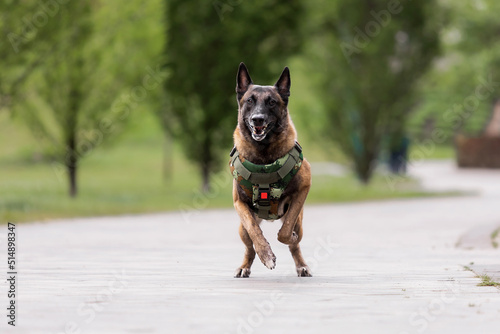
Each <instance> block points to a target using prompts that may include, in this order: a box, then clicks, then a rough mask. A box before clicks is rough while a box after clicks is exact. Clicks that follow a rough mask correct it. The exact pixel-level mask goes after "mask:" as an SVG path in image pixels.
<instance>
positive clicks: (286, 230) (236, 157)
mask: <svg viewBox="0 0 500 334" xmlns="http://www.w3.org/2000/svg"><path fill="white" fill-rule="evenodd" d="M290 86H291V80H290V70H289V69H288V67H285V68H284V70H283V72H282V73H281V76H280V78H279V79H278V81H277V82H276V84H275V85H274V86H260V85H255V84H253V82H252V79H251V78H250V74H249V72H248V69H247V67H246V66H245V64H244V63H241V64H240V66H239V69H238V75H237V78H236V96H237V101H238V125H237V126H236V129H235V130H234V134H233V137H234V148H233V150H232V151H231V154H230V156H231V159H230V163H229V164H230V170H231V173H232V175H233V178H234V180H233V202H234V207H235V209H236V211H237V212H238V215H239V218H240V227H239V234H240V237H241V240H242V241H243V243H244V244H245V247H246V251H245V255H244V259H243V263H242V265H241V266H240V267H239V268H238V269H237V270H236V273H235V275H234V277H238V278H239V277H249V276H250V268H251V266H252V263H253V260H254V259H255V254H257V255H258V256H259V258H260V260H261V261H262V263H263V264H264V265H265V266H266V267H267V268H268V269H271V270H272V269H274V268H275V266H276V256H275V255H274V253H273V251H272V250H271V247H270V245H269V243H268V242H267V240H266V239H265V237H264V235H263V233H262V230H261V228H260V223H261V222H262V220H263V219H265V220H275V219H281V221H282V226H281V229H280V231H279V232H278V240H279V241H280V242H281V243H284V244H286V245H288V247H289V249H290V252H291V253H292V257H293V260H294V262H295V267H296V270H297V275H298V276H299V277H311V276H312V274H311V270H310V269H309V267H308V266H307V264H306V263H305V261H304V259H303V257H302V253H301V250H300V246H299V242H300V241H301V239H302V217H303V212H304V202H305V200H306V197H307V194H308V193H309V189H310V188H311V166H310V164H309V162H307V160H306V159H304V158H303V155H302V148H301V147H300V145H299V144H298V143H297V132H296V130H295V127H294V125H293V123H292V120H291V118H290V114H289V112H288V98H289V96H290Z"/></svg>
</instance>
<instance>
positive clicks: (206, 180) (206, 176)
mask: <svg viewBox="0 0 500 334" xmlns="http://www.w3.org/2000/svg"><path fill="white" fill-rule="evenodd" d="M201 168H202V169H201V176H202V180H203V186H202V190H203V192H204V193H208V192H209V191H210V168H209V165H208V163H207V164H203V166H202V167H201Z"/></svg>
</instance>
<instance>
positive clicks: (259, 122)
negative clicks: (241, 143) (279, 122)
mask: <svg viewBox="0 0 500 334" xmlns="http://www.w3.org/2000/svg"><path fill="white" fill-rule="evenodd" d="M264 120H265V118H264V116H263V115H253V116H252V122H253V125H254V126H263V125H264Z"/></svg>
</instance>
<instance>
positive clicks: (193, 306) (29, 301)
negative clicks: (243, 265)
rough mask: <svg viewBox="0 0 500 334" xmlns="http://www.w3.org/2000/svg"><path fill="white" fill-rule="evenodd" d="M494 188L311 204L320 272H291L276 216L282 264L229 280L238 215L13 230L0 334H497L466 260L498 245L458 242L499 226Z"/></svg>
mask: <svg viewBox="0 0 500 334" xmlns="http://www.w3.org/2000/svg"><path fill="white" fill-rule="evenodd" d="M422 168H424V167H422ZM422 173H424V172H422ZM497 173H498V172H497ZM431 174H432V173H431ZM495 175H496V176H491V177H493V178H495V177H498V175H500V174H495ZM487 180H490V178H487ZM495 180H496V179H495ZM450 182H451V181H450ZM453 185H454V184H453ZM496 187H500V183H497V185H496ZM479 188H481V187H479ZM478 191H481V189H479V190H478ZM499 194H500V192H497V191H496V190H495V189H492V191H491V192H488V195H486V196H485V195H481V196H468V197H454V198H440V199H415V200H400V201H387V202H369V203H361V204H342V205H323V206H307V208H306V211H305V223H304V229H305V235H304V239H303V241H302V250H303V254H304V256H305V258H306V259H308V263H309V266H310V267H311V269H312V270H313V274H314V277H312V278H298V277H295V272H294V267H293V261H292V258H291V256H290V255H289V253H288V250H287V247H286V246H284V245H282V244H280V243H279V242H277V241H276V234H277V231H278V230H279V227H280V224H279V222H274V223H264V224H263V229H264V233H265V235H266V237H267V238H268V240H269V241H270V243H271V246H272V248H273V250H274V252H275V254H276V256H277V267H276V269H275V270H273V271H269V270H268V269H266V268H265V267H264V266H263V265H262V264H261V263H260V261H258V260H256V262H255V263H254V266H253V268H252V269H253V270H252V275H251V277H250V278H248V279H234V278H233V277H232V276H233V272H234V270H235V269H236V267H237V266H239V264H240V261H241V260H242V256H243V244H242V243H241V241H240V240H239V237H238V232H237V228H238V219H237V216H236V213H235V212H234V210H212V211H199V212H189V213H186V212H184V213H183V212H178V213H167V214H158V215H141V216H124V217H109V218H94V219H75V220H64V221H55V222H50V223H32V224H22V225H18V242H19V246H18V247H19V258H18V259H19V277H18V280H19V282H18V287H17V289H18V293H19V296H18V319H17V324H18V325H17V326H16V328H10V326H7V324H6V323H7V318H6V317H5V315H6V305H7V297H6V293H5V291H7V287H6V281H2V284H1V286H0V290H1V291H2V292H1V293H0V309H1V310H4V311H0V313H1V312H3V313H4V314H1V315H2V316H1V317H0V319H3V320H0V321H1V322H0V333H26V334H37V333H43V334H46V333H54V334H55V333H58V334H59V333H103V334H104V333H105V334H110V333H217V334H226V333H272V334H279V333H286V334H291V333H384V334H387V333H395V334H402V333H468V334H469V333H492V334H493V333H499V329H500V290H499V289H497V288H495V287H488V286H486V287H483V286H477V284H478V283H480V282H481V280H480V279H478V278H476V275H475V274H474V273H473V272H471V271H468V270H464V267H463V266H464V265H470V263H471V262H473V263H474V265H478V266H488V265H492V264H498V263H499V255H500V254H499V253H500V252H499V250H497V249H494V248H472V249H463V248H457V247H455V244H456V243H457V241H458V240H459V239H460V238H461V237H462V236H463V235H464V234H466V233H467V231H469V230H471V229H473V228H474V227H476V226H481V225H484V226H486V225H487V226H491V225H493V224H496V223H499V222H500V208H499V203H500V196H499ZM228 201H230V199H228ZM0 229H3V230H0V249H3V250H4V251H2V253H1V254H2V255H1V256H0V270H1V271H2V272H3V273H5V272H6V271H7V268H6V259H5V255H4V254H5V248H6V226H3V227H1V226H0Z"/></svg>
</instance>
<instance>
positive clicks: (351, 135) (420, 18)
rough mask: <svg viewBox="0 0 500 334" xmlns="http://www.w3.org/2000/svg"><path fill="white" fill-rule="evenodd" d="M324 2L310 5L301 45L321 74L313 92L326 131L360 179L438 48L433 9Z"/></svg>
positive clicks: (393, 131)
mask: <svg viewBox="0 0 500 334" xmlns="http://www.w3.org/2000/svg"><path fill="white" fill-rule="evenodd" d="M328 4H329V6H328V5H327V2H325V1H322V0H320V1H313V2H311V7H310V13H311V14H310V17H311V19H310V20H309V21H310V22H314V25H313V26H312V27H310V31H311V39H310V41H311V42H310V43H311V44H310V45H308V46H307V47H308V49H310V50H313V51H318V52H316V53H315V54H313V55H311V58H313V57H314V58H313V59H315V60H314V61H313V62H312V63H313V64H317V66H316V67H315V68H316V70H319V71H322V73H323V74H324V75H323V77H322V80H321V81H320V85H319V91H320V92H322V98H323V100H324V102H325V112H326V115H327V117H328V120H329V121H328V131H327V132H328V135H329V136H330V137H331V138H333V140H334V141H336V142H337V143H338V144H339V146H340V147H341V149H342V150H343V151H344V153H345V154H346V155H347V156H348V157H349V158H350V159H352V161H353V163H354V168H355V171H356V174H357V175H358V177H359V179H360V180H361V181H362V182H363V183H367V182H368V181H369V180H370V178H371V176H372V172H373V169H374V165H375V161H376V159H377V157H378V154H379V152H380V147H381V142H382V140H383V138H384V136H385V135H386V134H390V135H391V137H393V138H394V137H396V138H397V137H401V136H403V134H404V132H405V126H406V118H407V114H408V111H409V110H410V108H411V106H412V104H413V103H414V99H413V97H414V92H415V84H416V82H417V81H418V80H419V78H420V77H421V76H422V74H423V73H425V71H426V70H427V69H428V67H429V65H430V64H431V61H432V60H433V58H434V57H435V56H436V55H437V53H438V51H439V40H438V34H437V33H436V30H437V26H438V25H439V24H440V23H439V22H440V21H438V20H437V19H436V18H437V15H436V11H437V9H438V7H437V5H436V3H435V1H425V2H424V1H412V2H409V1H405V2H399V1H396V0H390V1H387V0H356V1H347V0H341V1H337V2H335V3H331V2H328ZM318 8H321V11H320V10H319V9H318ZM311 24H312V23H311Z"/></svg>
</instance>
